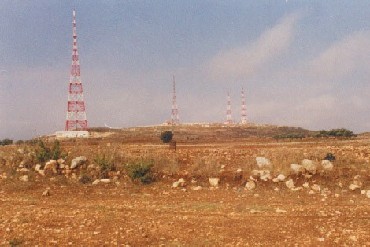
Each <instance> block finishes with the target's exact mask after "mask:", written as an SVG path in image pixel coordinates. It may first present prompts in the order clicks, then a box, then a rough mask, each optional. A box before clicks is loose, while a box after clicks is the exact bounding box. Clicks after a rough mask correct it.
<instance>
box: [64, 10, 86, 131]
mask: <svg viewBox="0 0 370 247" xmlns="http://www.w3.org/2000/svg"><path fill="white" fill-rule="evenodd" d="M72 32H73V45H72V67H71V76H70V79H69V88H68V109H67V118H66V126H65V130H66V131H74V130H87V119H86V111H85V102H84V96H83V90H82V83H81V78H80V60H79V57H78V50H77V31H76V11H75V10H73V21H72Z"/></svg>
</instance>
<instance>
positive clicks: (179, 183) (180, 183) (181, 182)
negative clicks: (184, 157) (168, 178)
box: [172, 178, 186, 188]
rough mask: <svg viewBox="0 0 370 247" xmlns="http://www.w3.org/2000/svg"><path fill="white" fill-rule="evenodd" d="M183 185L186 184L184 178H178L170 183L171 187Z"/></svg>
mask: <svg viewBox="0 0 370 247" xmlns="http://www.w3.org/2000/svg"><path fill="white" fill-rule="evenodd" d="M185 185H186V182H185V179H183V178H180V179H179V180H178V181H176V182H173V183H172V188H177V187H185Z"/></svg>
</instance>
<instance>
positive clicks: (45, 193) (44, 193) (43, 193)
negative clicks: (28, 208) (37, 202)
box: [42, 187, 50, 196]
mask: <svg viewBox="0 0 370 247" xmlns="http://www.w3.org/2000/svg"><path fill="white" fill-rule="evenodd" d="M42 196H50V188H49V187H48V188H46V190H45V191H44V192H42Z"/></svg>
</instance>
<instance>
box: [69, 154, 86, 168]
mask: <svg viewBox="0 0 370 247" xmlns="http://www.w3.org/2000/svg"><path fill="white" fill-rule="evenodd" d="M86 161H87V158H86V157H85V156H79V157H76V158H74V159H73V160H72V162H71V169H75V168H77V167H79V166H80V165H83V164H85V163H86Z"/></svg>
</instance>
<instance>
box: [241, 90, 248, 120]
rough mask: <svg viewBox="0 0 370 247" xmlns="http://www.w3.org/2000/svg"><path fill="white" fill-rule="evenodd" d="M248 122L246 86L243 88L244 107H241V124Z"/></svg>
mask: <svg viewBox="0 0 370 247" xmlns="http://www.w3.org/2000/svg"><path fill="white" fill-rule="evenodd" d="M246 123H247V105H246V103H245V94H244V88H242V109H241V124H246Z"/></svg>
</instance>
